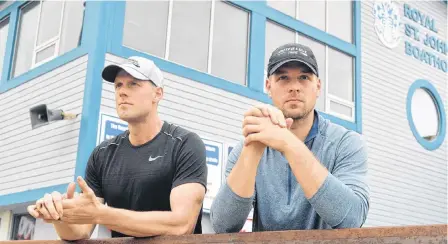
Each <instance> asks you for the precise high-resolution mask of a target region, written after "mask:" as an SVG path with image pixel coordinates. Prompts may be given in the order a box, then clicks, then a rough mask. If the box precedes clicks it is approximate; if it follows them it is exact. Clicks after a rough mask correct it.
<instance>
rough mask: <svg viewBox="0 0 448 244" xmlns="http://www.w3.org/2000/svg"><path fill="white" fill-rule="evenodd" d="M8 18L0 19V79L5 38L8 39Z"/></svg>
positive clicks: (0, 76)
mask: <svg viewBox="0 0 448 244" xmlns="http://www.w3.org/2000/svg"><path fill="white" fill-rule="evenodd" d="M8 29H9V19H4V20H1V21H0V80H1V79H2V70H3V62H4V60H3V59H5V49H6V40H7V39H8Z"/></svg>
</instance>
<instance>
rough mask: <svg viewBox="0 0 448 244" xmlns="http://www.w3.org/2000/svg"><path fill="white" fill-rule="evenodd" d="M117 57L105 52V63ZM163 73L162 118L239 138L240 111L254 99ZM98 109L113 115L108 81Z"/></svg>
mask: <svg viewBox="0 0 448 244" xmlns="http://www.w3.org/2000/svg"><path fill="white" fill-rule="evenodd" d="M121 60H122V59H121V58H119V57H115V56H112V55H109V54H108V55H106V65H107V64H110V63H117V62H120V61H121ZM164 76H165V81H164V98H163V100H162V101H161V102H160V104H159V114H160V116H161V118H162V119H163V120H166V121H168V122H171V123H174V124H178V125H180V126H183V127H184V128H186V129H188V130H191V131H193V132H196V133H197V134H199V135H200V136H204V137H210V138H214V139H216V140H219V141H222V142H230V143H235V142H237V141H239V140H240V139H242V135H241V124H242V120H243V114H244V112H245V111H247V109H249V108H250V107H251V106H253V105H256V104H258V103H259V102H258V101H255V100H251V99H248V98H245V97H242V96H239V95H236V94H233V93H230V92H226V91H223V90H221V89H217V88H214V87H211V86H207V85H204V84H202V83H199V82H196V81H193V80H189V79H186V78H183V77H179V76H176V75H173V74H169V73H164ZM101 112H103V113H109V114H112V115H115V116H116V111H115V95H114V88H113V86H112V84H110V83H108V82H103V91H102V99H101Z"/></svg>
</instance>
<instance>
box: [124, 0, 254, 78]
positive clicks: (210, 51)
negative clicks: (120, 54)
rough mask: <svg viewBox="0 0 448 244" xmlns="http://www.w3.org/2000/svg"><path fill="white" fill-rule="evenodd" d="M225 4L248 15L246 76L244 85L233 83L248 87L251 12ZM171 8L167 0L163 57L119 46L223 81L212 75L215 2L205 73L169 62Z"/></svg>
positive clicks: (172, 0) (211, 13) (212, 11)
mask: <svg viewBox="0 0 448 244" xmlns="http://www.w3.org/2000/svg"><path fill="white" fill-rule="evenodd" d="M225 2H226V4H229V5H231V6H232V7H235V8H237V9H239V10H241V11H244V12H246V13H247V14H248V15H249V20H248V23H247V40H246V43H247V48H246V63H245V65H246V74H245V77H244V84H241V83H240V82H238V81H234V82H233V83H235V84H239V85H241V86H248V72H247V71H248V69H249V51H250V26H251V11H249V10H248V9H245V8H242V7H241V6H239V5H237V4H234V3H233V2H232V1H225ZM124 3H126V1H124ZM173 6H174V0H169V3H168V15H167V16H168V21H167V31H166V41H165V52H164V56H163V57H159V56H157V55H155V54H151V53H148V52H144V51H140V50H137V49H136V48H133V47H130V46H126V45H124V44H121V45H122V46H123V47H124V48H126V49H131V50H134V51H136V52H138V53H143V54H145V55H148V56H151V57H157V58H160V59H163V60H165V61H168V62H171V63H174V64H177V65H180V66H183V67H186V68H189V69H192V70H194V71H197V72H202V73H206V74H208V75H210V76H213V77H216V78H218V79H223V78H221V77H219V76H217V75H214V74H212V58H213V37H214V30H215V28H214V23H215V9H216V2H215V1H211V6H210V22H209V23H210V26H209V33H208V47H207V71H206V72H204V71H200V70H197V69H195V68H192V67H189V66H186V65H183V64H179V63H176V62H175V61H172V60H170V51H171V50H170V41H171V27H172V18H173V15H172V13H173ZM124 8H126V4H124ZM123 18H124V17H123ZM117 28H121V27H120V24H119V23H117ZM123 28H124V20H123ZM122 31H123V32H124V30H122ZM121 43H122V42H121Z"/></svg>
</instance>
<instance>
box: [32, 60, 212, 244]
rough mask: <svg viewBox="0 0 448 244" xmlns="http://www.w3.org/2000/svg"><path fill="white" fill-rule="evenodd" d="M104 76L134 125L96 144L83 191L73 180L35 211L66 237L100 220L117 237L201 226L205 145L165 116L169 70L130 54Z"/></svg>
mask: <svg viewBox="0 0 448 244" xmlns="http://www.w3.org/2000/svg"><path fill="white" fill-rule="evenodd" d="M102 77H103V79H104V80H106V81H108V82H111V83H114V87H115V101H116V106H117V108H116V109H117V113H118V116H119V117H120V119H122V120H124V121H126V122H128V126H129V130H128V131H126V132H124V133H122V134H120V135H118V136H117V137H115V138H113V139H110V140H106V141H104V142H102V143H101V144H100V145H99V146H97V147H96V148H95V149H94V150H93V152H92V154H91V156H90V159H89V161H88V163H87V168H86V177H85V178H86V179H85V181H84V179H83V178H82V177H78V179H77V181H78V184H79V186H80V188H81V190H82V192H83V194H81V195H75V194H74V191H75V183H73V182H72V183H70V184H69V186H68V189H67V193H66V194H64V195H61V194H60V193H58V192H53V193H52V194H45V196H44V198H42V199H39V200H38V201H37V202H36V204H35V205H31V206H29V207H28V211H29V213H30V214H31V215H32V216H34V217H36V218H43V219H44V220H45V221H47V222H52V223H53V224H54V227H55V229H56V231H57V232H58V235H59V236H60V237H61V239H64V240H78V239H86V238H89V237H90V235H91V233H92V231H93V229H94V227H95V225H96V224H101V225H104V226H106V227H107V228H109V229H110V230H112V237H124V236H134V237H146V236H154V235H181V234H191V233H195V234H200V233H202V228H201V218H202V202H203V199H204V196H205V192H206V184H207V165H206V158H205V146H204V144H203V142H202V140H201V139H200V138H199V136H198V135H196V134H195V133H193V132H190V131H187V130H185V129H183V128H181V127H179V126H176V125H173V124H170V123H168V122H164V121H162V120H161V119H160V118H159V115H158V112H157V107H158V103H159V101H160V100H161V99H162V97H163V88H162V85H163V74H162V72H161V71H160V69H159V68H158V67H157V66H156V65H155V64H154V62H153V61H151V60H149V59H146V58H142V57H130V58H128V59H127V60H126V61H125V62H123V63H121V64H118V65H109V66H107V67H105V68H104V70H103V73H102ZM103 203H106V204H107V205H105V204H103Z"/></svg>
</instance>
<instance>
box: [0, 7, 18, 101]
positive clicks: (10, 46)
mask: <svg viewBox="0 0 448 244" xmlns="http://www.w3.org/2000/svg"><path fill="white" fill-rule="evenodd" d="M17 5H18V4H17ZM11 6H12V5H11ZM11 6H9V7H11ZM8 15H9V24H8V25H9V26H8V39H7V40H6V47H5V56H4V57H0V58H3V67H2V73H1V74H0V92H1V90H2V89H1V88H2V85H3V83H5V82H6V80H8V78H9V71H10V70H11V66H12V60H13V59H12V58H13V53H14V42H15V37H16V35H15V33H16V29H17V24H18V23H17V22H18V21H19V8H18V7H16V8H13V9H11V11H10V12H9V13H8Z"/></svg>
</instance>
